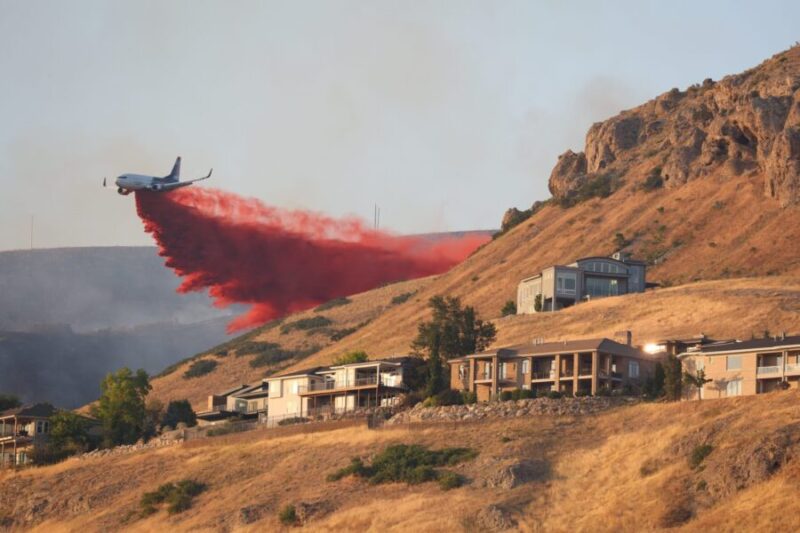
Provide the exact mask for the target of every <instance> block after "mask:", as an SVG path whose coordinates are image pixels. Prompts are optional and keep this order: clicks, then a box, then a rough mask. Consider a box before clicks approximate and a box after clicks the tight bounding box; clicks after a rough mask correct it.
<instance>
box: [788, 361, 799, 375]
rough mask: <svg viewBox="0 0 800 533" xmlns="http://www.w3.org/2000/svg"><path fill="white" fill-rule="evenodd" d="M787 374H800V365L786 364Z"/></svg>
mask: <svg viewBox="0 0 800 533" xmlns="http://www.w3.org/2000/svg"><path fill="white" fill-rule="evenodd" d="M786 372H787V373H789V372H800V364H789V363H786Z"/></svg>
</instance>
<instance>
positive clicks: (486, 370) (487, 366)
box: [483, 363, 492, 379]
mask: <svg viewBox="0 0 800 533" xmlns="http://www.w3.org/2000/svg"><path fill="white" fill-rule="evenodd" d="M483 379H492V363H484V365H483Z"/></svg>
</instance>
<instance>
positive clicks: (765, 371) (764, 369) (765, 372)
mask: <svg viewBox="0 0 800 533" xmlns="http://www.w3.org/2000/svg"><path fill="white" fill-rule="evenodd" d="M780 373H781V367H780V366H760V367H758V368H757V369H756V374H758V375H759V376H774V375H775V374H780Z"/></svg>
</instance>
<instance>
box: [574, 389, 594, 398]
mask: <svg viewBox="0 0 800 533" xmlns="http://www.w3.org/2000/svg"><path fill="white" fill-rule="evenodd" d="M591 395H592V393H591V392H589V391H587V390H582V389H578V390H577V391H575V397H576V398H584V397H586V396H591Z"/></svg>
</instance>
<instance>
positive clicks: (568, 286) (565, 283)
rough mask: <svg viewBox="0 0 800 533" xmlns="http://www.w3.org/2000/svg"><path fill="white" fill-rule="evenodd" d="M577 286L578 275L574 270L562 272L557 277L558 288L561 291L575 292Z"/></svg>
mask: <svg viewBox="0 0 800 533" xmlns="http://www.w3.org/2000/svg"><path fill="white" fill-rule="evenodd" d="M576 286H577V277H576V274H574V273H572V272H569V273H561V274H559V275H558V276H557V277H556V288H557V290H558V291H559V292H566V293H573V294H574V293H575V287H576Z"/></svg>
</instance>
